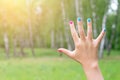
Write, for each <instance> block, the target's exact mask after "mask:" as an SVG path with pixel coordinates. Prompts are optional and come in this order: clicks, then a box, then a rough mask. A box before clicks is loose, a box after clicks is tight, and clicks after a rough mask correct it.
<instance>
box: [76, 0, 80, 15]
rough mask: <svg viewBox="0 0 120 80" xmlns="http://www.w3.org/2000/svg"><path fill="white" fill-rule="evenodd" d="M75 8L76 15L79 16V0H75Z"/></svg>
mask: <svg viewBox="0 0 120 80" xmlns="http://www.w3.org/2000/svg"><path fill="white" fill-rule="evenodd" d="M75 9H76V16H77V17H79V16H80V12H79V0H75Z"/></svg>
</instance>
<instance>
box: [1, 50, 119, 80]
mask: <svg viewBox="0 0 120 80" xmlns="http://www.w3.org/2000/svg"><path fill="white" fill-rule="evenodd" d="M0 51H1V58H2V57H3V56H4V54H3V53H4V52H3V51H2V50H0ZM35 51H36V56H35V57H31V56H30V55H31V52H30V51H29V50H27V49H26V51H25V52H26V53H27V55H28V57H27V56H26V57H24V58H14V57H12V58H10V59H5V58H2V59H1V60H0V80H86V77H85V74H84V72H83V69H82V67H81V65H80V64H79V63H77V62H75V61H73V60H71V59H69V58H68V57H66V56H62V57H59V54H58V53H57V52H56V51H55V50H51V49H36V50H35ZM2 52H3V53H2ZM118 53H119V51H112V54H111V56H109V57H107V56H105V57H104V58H103V59H102V60H100V68H101V70H102V73H103V75H104V78H105V80H120V77H119V76H120V55H119V54H118ZM11 54H12V53H11ZM11 56H12V55H11Z"/></svg>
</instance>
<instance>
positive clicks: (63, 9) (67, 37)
mask: <svg viewBox="0 0 120 80" xmlns="http://www.w3.org/2000/svg"><path fill="white" fill-rule="evenodd" d="M61 9H62V17H63V22H64V27H65V28H64V30H65V31H64V33H65V39H66V43H67V48H68V49H69V50H72V46H71V44H70V38H69V34H68V27H67V26H68V25H67V23H66V22H67V21H66V20H65V19H66V14H65V7H64V0H62V1H61Z"/></svg>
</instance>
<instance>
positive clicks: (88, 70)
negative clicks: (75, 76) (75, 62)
mask: <svg viewBox="0 0 120 80" xmlns="http://www.w3.org/2000/svg"><path fill="white" fill-rule="evenodd" d="M83 69H84V72H85V74H86V77H87V80H104V78H103V76H102V74H101V71H100V69H99V66H98V64H95V65H93V66H89V65H85V66H83Z"/></svg>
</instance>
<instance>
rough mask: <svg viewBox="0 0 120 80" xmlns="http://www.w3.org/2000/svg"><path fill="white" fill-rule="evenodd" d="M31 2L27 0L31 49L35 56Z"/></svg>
mask: <svg viewBox="0 0 120 80" xmlns="http://www.w3.org/2000/svg"><path fill="white" fill-rule="evenodd" d="M30 2H31V1H29V0H26V4H27V11H28V17H29V18H28V29H29V39H30V48H31V51H32V55H33V56H35V52H34V46H33V45H34V44H33V33H32V23H31V9H30Z"/></svg>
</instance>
